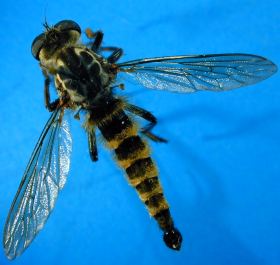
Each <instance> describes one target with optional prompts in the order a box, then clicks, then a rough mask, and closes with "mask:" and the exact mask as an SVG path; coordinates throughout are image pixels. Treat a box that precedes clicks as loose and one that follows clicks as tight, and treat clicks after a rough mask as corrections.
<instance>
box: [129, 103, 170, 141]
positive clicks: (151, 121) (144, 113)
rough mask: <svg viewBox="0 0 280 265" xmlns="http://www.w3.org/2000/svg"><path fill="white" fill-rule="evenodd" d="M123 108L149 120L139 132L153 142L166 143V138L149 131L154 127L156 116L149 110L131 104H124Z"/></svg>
mask: <svg viewBox="0 0 280 265" xmlns="http://www.w3.org/2000/svg"><path fill="white" fill-rule="evenodd" d="M125 109H126V110H127V111H129V112H131V113H133V114H135V115H137V116H139V117H141V118H143V119H145V120H147V121H149V124H147V125H146V126H145V127H143V128H142V129H141V133H143V134H144V135H146V136H147V137H148V138H149V139H151V140H152V141H154V142H158V143H167V140H166V139H164V138H161V137H159V136H157V135H155V134H153V133H152V132H151V130H152V129H153V128H154V127H155V125H156V124H157V118H156V117H155V116H154V115H153V114H152V113H151V112H149V111H147V110H145V109H142V108H140V107H138V106H135V105H132V104H126V106H125Z"/></svg>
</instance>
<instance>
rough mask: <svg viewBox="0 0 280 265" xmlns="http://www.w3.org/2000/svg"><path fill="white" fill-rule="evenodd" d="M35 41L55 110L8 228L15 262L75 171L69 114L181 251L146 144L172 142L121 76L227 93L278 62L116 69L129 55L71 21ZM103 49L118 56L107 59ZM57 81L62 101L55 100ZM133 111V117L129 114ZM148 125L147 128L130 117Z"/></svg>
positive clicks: (153, 63)
mask: <svg viewBox="0 0 280 265" xmlns="http://www.w3.org/2000/svg"><path fill="white" fill-rule="evenodd" d="M44 27H45V31H44V32H43V33H42V34H40V35H39V36H37V37H36V38H35V39H34V41H33V43H32V55H33V56H34V57H35V59H37V60H38V61H39V63H40V67H41V69H42V72H43V75H44V77H45V86H44V97H45V105H46V108H47V109H48V110H49V111H50V112H52V114H51V117H50V118H49V120H48V121H47V123H46V125H45V128H44V129H43V132H42V134H41V136H40V138H39V140H38V142H37V145H36V146H35V149H34V151H33V153H32V156H31V159H30V161H29V163H28V165H27V169H26V171H25V173H24V175H23V179H22V181H21V183H20V186H19V189H18V191H17V194H16V196H15V198H14V201H13V203H12V206H11V209H10V212H9V215H8V218H7V221H6V225H5V230H4V239H3V243H4V248H5V253H6V255H7V257H8V258H9V259H14V258H15V257H17V256H19V255H20V254H21V253H22V252H23V251H24V250H25V249H26V248H27V247H28V246H29V245H30V244H31V242H32V240H33V239H34V238H35V236H36V235H37V234H38V232H39V231H40V230H41V229H42V228H43V226H44V224H45V222H46V221H47V219H48V217H49V215H50V213H51V211H52V210H53V207H54V205H55V202H56V199H57V196H58V193H59V192H60V190H61V189H62V188H63V186H64V184H65V182H66V178H67V175H68V172H69V166H70V155H71V144H72V142H71V134H70V131H69V126H68V122H67V119H66V117H65V115H64V114H65V111H66V110H72V111H73V112H75V113H76V114H75V117H76V118H77V117H78V116H79V112H80V111H82V112H84V113H85V122H84V127H85V130H86V133H87V137H88V146H89V154H90V158H91V160H92V161H97V160H98V153H97V146H96V136H95V131H96V129H98V130H99V131H100V132H101V135H102V137H103V138H104V140H105V142H106V145H107V147H108V148H109V149H111V150H112V151H113V153H114V156H115V160H116V161H117V163H118V164H119V166H120V167H121V168H123V169H124V172H125V174H126V176H127V179H128V182H129V183H130V184H131V185H132V186H133V187H134V188H135V189H136V191H137V192H138V195H139V197H140V199H141V200H142V201H143V202H144V204H145V206H146V207H147V209H148V212H149V213H150V215H151V216H152V217H154V219H155V220H156V221H157V223H158V225H159V227H160V228H161V230H162V231H163V239H164V242H165V244H166V245H167V246H168V247H169V248H171V249H174V250H179V249H180V247H181V243H182V236H181V234H180V232H179V230H178V229H177V228H176V227H175V226H174V222H173V219H172V217H171V214H170V211H169V206H168V203H167V201H166V199H165V197H164V195H163V190H162V187H161V185H160V182H159V179H158V170H157V167H156V164H155V161H154V160H153V159H152V158H151V151H150V149H149V145H148V143H147V141H145V140H143V137H142V136H145V137H147V138H149V139H150V140H153V141H156V142H166V140H165V139H164V138H161V137H159V136H157V135H155V134H153V133H152V131H151V130H152V128H153V127H154V126H155V125H156V123H157V119H156V117H155V116H154V115H152V114H151V113H150V112H149V111H147V110H144V109H142V108H140V107H138V106H135V105H132V104H130V103H129V102H127V100H125V99H123V98H122V97H120V96H117V95H116V91H115V88H116V87H118V86H119V87H121V88H122V86H121V85H116V84H117V83H116V82H117V76H118V73H121V72H123V73H126V74H127V75H130V76H131V77H133V78H135V79H136V80H137V81H139V82H140V83H141V84H142V85H144V86H145V87H147V88H151V89H160V90H167V91H173V92H180V93H190V92H196V91H200V90H210V91H215V92H218V91H225V90H230V89H234V88H238V87H242V86H247V85H251V84H254V83H257V82H259V81H261V80H264V79H266V78H268V77H270V76H271V75H272V74H274V73H275V72H276V71H277V67H276V65H274V64H273V63H272V62H271V61H269V60H267V59H265V58H263V57H261V56H257V55H250V54H210V55H196V56H168V57H156V58H148V59H140V60H133V61H129V62H124V63H117V61H118V59H119V58H120V57H121V55H122V53H123V51H122V49H119V48H116V47H103V46H101V43H102V39H103V33H102V32H101V31H97V32H95V33H94V32H93V31H91V30H90V29H87V30H86V36H87V37H88V38H89V43H88V44H83V43H81V42H80V40H79V39H80V35H81V29H80V27H79V25H78V24H77V23H75V22H74V21H71V20H63V21H60V22H58V23H57V24H55V25H54V26H52V27H50V26H49V25H48V24H46V23H45V24H44ZM104 51H109V52H111V54H110V56H108V57H107V58H104V57H103V56H102V55H101V54H102V52H104ZM52 82H53V83H54V86H55V88H56V91H57V94H58V99H57V100H55V101H53V102H51V100H50V92H49V86H50V84H51V83H52ZM128 113H129V114H130V115H128ZM133 115H135V116H139V117H141V118H143V119H145V120H146V121H148V124H147V126H145V127H143V128H142V129H139V128H138V125H137V124H136V122H135V121H134V119H132V118H130V117H131V116H133Z"/></svg>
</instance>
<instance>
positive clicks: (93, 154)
mask: <svg viewBox="0 0 280 265" xmlns="http://www.w3.org/2000/svg"><path fill="white" fill-rule="evenodd" d="M88 147H89V155H90V158H91V160H92V161H93V162H96V161H97V160H98V153H97V146H96V136H95V130H94V128H93V129H92V130H91V131H90V132H88Z"/></svg>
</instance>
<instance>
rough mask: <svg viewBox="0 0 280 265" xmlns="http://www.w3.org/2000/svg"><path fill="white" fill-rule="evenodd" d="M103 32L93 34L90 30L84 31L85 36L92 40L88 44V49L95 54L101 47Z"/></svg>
mask: <svg viewBox="0 0 280 265" xmlns="http://www.w3.org/2000/svg"><path fill="white" fill-rule="evenodd" d="M103 35H104V34H103V32H102V31H100V30H99V31H96V32H93V31H92V30H91V29H90V28H87V29H86V36H87V37H88V38H89V39H94V41H93V42H92V43H91V44H90V48H91V49H92V50H93V51H94V52H97V51H98V50H99V48H100V46H101V43H102V40H103Z"/></svg>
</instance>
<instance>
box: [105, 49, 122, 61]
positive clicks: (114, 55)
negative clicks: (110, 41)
mask: <svg viewBox="0 0 280 265" xmlns="http://www.w3.org/2000/svg"><path fill="white" fill-rule="evenodd" d="M100 50H101V51H112V54H111V55H110V56H109V57H108V58H107V61H108V62H109V63H115V62H116V61H118V60H119V59H120V57H121V56H122V55H123V50H122V49H121V48H117V47H101V48H100Z"/></svg>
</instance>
